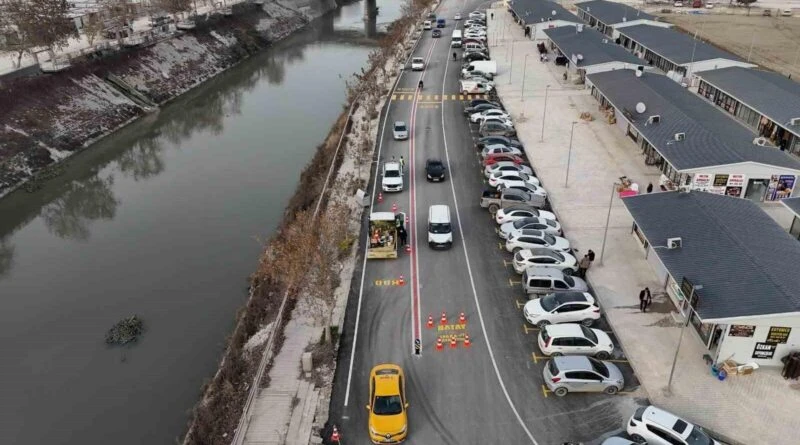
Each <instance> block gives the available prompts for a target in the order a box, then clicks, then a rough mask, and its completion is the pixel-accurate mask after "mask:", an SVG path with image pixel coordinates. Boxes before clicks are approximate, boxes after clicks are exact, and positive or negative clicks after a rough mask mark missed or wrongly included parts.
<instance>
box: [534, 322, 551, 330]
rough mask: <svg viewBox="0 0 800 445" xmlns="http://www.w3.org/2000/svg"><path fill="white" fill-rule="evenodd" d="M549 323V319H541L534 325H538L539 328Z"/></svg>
mask: <svg viewBox="0 0 800 445" xmlns="http://www.w3.org/2000/svg"><path fill="white" fill-rule="evenodd" d="M549 324H550V322H549V321H547V320H542V321H540V322H538V323H536V326H538V327H539V329H541V328H543V327H545V326H547V325H549Z"/></svg>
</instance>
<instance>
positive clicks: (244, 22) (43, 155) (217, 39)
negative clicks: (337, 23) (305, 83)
mask: <svg viewBox="0 0 800 445" xmlns="http://www.w3.org/2000/svg"><path fill="white" fill-rule="evenodd" d="M309 4H313V5H314V7H310V6H309ZM335 6H336V4H335V2H334V1H333V0H311V1H310V2H309V1H306V2H302V1H300V0H297V1H286V2H278V1H277V0H271V1H267V2H266V3H265V4H263V5H255V4H250V3H242V4H237V5H235V6H234V9H233V15H232V16H224V15H222V14H216V15H209V16H207V17H205V20H204V21H202V22H198V24H197V27H196V28H195V29H193V30H191V31H186V32H180V33H178V34H176V35H174V36H172V37H170V38H166V39H164V40H161V41H158V42H157V43H155V44H152V45H150V46H147V47H140V48H132V49H128V50H125V51H122V52H119V53H114V54H107V55H100V54H97V55H95V56H94V59H92V60H89V59H87V60H85V61H84V62H83V63H80V64H76V65H74V66H72V67H71V68H69V69H67V70H65V71H62V72H59V73H55V74H49V75H41V76H38V77H30V78H18V79H14V80H11V81H9V82H6V83H5V84H4V88H3V89H2V90H0V197H3V196H5V195H6V194H8V193H10V192H11V191H13V190H15V189H16V188H17V187H19V186H20V185H22V184H25V183H28V188H29V189H36V188H37V187H36V183H37V181H39V180H46V178H48V177H50V176H51V175H50V174H48V172H49V171H52V170H53V169H52V166H53V165H55V164H56V163H59V162H61V161H63V160H65V159H67V158H69V157H70V156H71V155H73V154H75V153H77V152H79V151H81V150H83V149H85V148H87V147H88V146H89V145H90V144H92V143H93V142H95V141H96V140H97V139H99V138H101V137H103V136H105V135H107V134H109V133H111V132H113V131H115V130H117V129H119V128H120V127H122V126H124V125H126V124H127V123H129V122H131V121H133V120H134V119H137V118H139V117H141V116H143V115H145V114H147V113H152V112H157V111H158V107H159V106H160V105H163V104H164V103H166V102H168V101H170V100H172V99H174V98H176V97H178V96H180V95H181V94H183V93H185V92H187V91H189V90H190V89H192V88H194V87H195V86H197V85H199V84H201V83H203V82H205V81H207V80H209V79H211V78H212V77H214V76H216V75H218V74H219V73H221V72H223V71H225V70H226V69H228V68H230V67H232V66H234V65H236V64H237V63H239V62H241V61H242V60H244V59H246V58H248V57H250V56H251V55H253V54H255V53H257V52H259V51H262V50H263V49H265V48H266V47H268V46H269V45H270V44H271V43H274V42H276V41H278V40H281V39H283V38H285V37H286V36H288V35H289V34H291V33H292V32H294V31H297V30H299V29H301V28H303V27H304V26H305V25H306V24H308V23H309V21H310V20H312V19H314V18H316V17H318V16H319V15H321V14H322V13H324V12H327V11H329V10H331V9H333V8H334V7H335Z"/></svg>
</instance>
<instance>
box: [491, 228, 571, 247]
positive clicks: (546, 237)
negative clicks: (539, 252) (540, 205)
mask: <svg viewBox="0 0 800 445" xmlns="http://www.w3.org/2000/svg"><path fill="white" fill-rule="evenodd" d="M535 247H548V248H550V249H554V250H557V251H559V252H569V249H570V245H569V240H568V239H566V238H562V237H560V236H555V235H550V234H549V233H544V232H542V231H541V230H536V229H522V230H520V231H517V232H514V233H512V234H511V235H510V236H509V237H508V239H507V240H506V250H507V251H509V252H513V253H517V252H518V251H520V250H523V249H533V248H535Z"/></svg>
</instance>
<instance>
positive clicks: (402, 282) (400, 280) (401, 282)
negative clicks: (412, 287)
mask: <svg viewBox="0 0 800 445" xmlns="http://www.w3.org/2000/svg"><path fill="white" fill-rule="evenodd" d="M397 282H398V284H400V286H404V285H405V284H406V279H405V278H404V277H403V275H400V279H399V280H397Z"/></svg>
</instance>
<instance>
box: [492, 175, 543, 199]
mask: <svg viewBox="0 0 800 445" xmlns="http://www.w3.org/2000/svg"><path fill="white" fill-rule="evenodd" d="M531 177H533V176H531ZM536 180H537V181H538V178H537V179H536ZM495 188H496V189H497V190H498V191H503V190H504V189H517V190H521V191H523V192H527V193H530V194H532V195H539V196H544V197H545V198H546V197H547V190H545V189H543V188H542V187H541V186H538V185H534V184H533V182H531V181H521V180H519V181H514V180H507V181H503V182H501V183H499V184H497V187H495Z"/></svg>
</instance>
